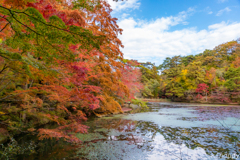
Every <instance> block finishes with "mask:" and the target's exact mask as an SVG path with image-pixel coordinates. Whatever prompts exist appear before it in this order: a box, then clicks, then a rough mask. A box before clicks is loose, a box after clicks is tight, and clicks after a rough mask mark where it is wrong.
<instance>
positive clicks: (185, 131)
mask: <svg viewBox="0 0 240 160" xmlns="http://www.w3.org/2000/svg"><path fill="white" fill-rule="evenodd" d="M86 125H88V126H90V129H89V133H88V134H78V137H79V138H80V139H81V140H82V141H83V144H82V145H80V146H78V147H75V148H74V150H71V149H69V150H68V152H66V153H69V154H63V155H62V157H61V156H60V157H59V156H58V158H57V159H64V158H65V159H91V160H92V159H111V160H112V159H113V160H114V159H124V160H125V159H127V160H128V159H137V160H141V159H143V160H145V159H149V160H154V159H157V160H159V159H201V160H202V159H209V160H213V159H226V157H225V156H228V157H229V156H231V158H232V159H240V156H239V157H238V155H240V142H239V140H240V107H239V106H214V105H199V104H191V105H189V104H182V103H152V104H151V110H150V111H149V112H145V113H136V114H129V115H116V116H113V117H105V118H95V119H93V120H90V121H88V122H87V123H86ZM55 147H56V145H55ZM64 148H65V149H66V148H69V145H66V146H65V147H64V145H62V150H58V152H61V151H63V150H64ZM70 148H71V147H70ZM44 153H45V154H41V155H40V154H35V156H32V158H33V159H34V157H35V158H36V157H37V158H39V159H46V158H47V157H48V156H49V154H51V155H52V157H54V154H55V155H58V154H59V153H57V152H56V150H54V151H51V150H48V152H44ZM70 153H71V155H70ZM55 157H56V156H55ZM29 159H31V158H29Z"/></svg>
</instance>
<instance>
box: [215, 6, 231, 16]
mask: <svg viewBox="0 0 240 160" xmlns="http://www.w3.org/2000/svg"><path fill="white" fill-rule="evenodd" d="M230 11H231V9H230V8H229V7H226V8H224V9H222V10H220V11H218V13H217V14H216V16H221V15H222V14H223V13H224V12H230Z"/></svg>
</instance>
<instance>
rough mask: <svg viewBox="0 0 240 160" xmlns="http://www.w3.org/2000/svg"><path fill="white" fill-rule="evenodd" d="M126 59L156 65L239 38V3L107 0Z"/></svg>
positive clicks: (229, 0) (236, 0) (233, 0)
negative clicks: (121, 31)
mask: <svg viewBox="0 0 240 160" xmlns="http://www.w3.org/2000/svg"><path fill="white" fill-rule="evenodd" d="M108 2H109V4H110V5H111V8H112V9H113V11H112V13H111V14H112V16H113V17H116V18H118V21H117V23H118V25H119V27H120V28H122V29H123V33H122V35H119V38H120V40H121V41H122V43H123V45H124V48H122V49H121V50H122V52H123V54H124V58H126V59H136V60H138V61H139V62H152V63H155V64H156V65H159V64H161V63H162V62H163V60H164V59H165V58H166V57H173V56H176V55H181V56H186V55H191V54H193V55H195V54H198V53H202V52H203V51H204V50H205V49H214V47H216V46H218V45H219V44H222V43H226V42H228V41H232V40H236V39H238V38H240V0H127V1H126V0H124V1H121V0H119V1H118V2H115V1H113V0H108Z"/></svg>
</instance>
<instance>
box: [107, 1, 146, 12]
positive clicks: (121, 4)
mask: <svg viewBox="0 0 240 160" xmlns="http://www.w3.org/2000/svg"><path fill="white" fill-rule="evenodd" d="M107 1H108V3H109V4H110V5H111V8H112V9H113V11H114V12H119V11H122V10H125V9H138V8H139V6H140V5H141V3H140V2H139V0H124V1H121V0H119V1H118V2H116V1H113V0H107Z"/></svg>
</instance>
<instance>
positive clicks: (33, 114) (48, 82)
mask: <svg viewBox="0 0 240 160" xmlns="http://www.w3.org/2000/svg"><path fill="white" fill-rule="evenodd" d="M0 2H1V5H0V16H1V17H0V21H1V23H0V28H1V31H0V40H1V41H0V43H1V47H0V67H1V68H0V81H1V84H0V101H1V102H2V103H1V105H0V120H1V124H0V128H2V131H4V132H5V131H7V132H9V133H10V134H13V135H14V134H18V133H20V132H32V133H36V134H38V136H39V138H40V139H44V138H51V137H52V138H57V139H59V138H63V139H65V140H68V141H71V142H79V141H80V140H79V139H78V138H77V137H76V136H75V135H74V134H72V133H73V132H81V133H86V132H87V128H88V127H87V126H85V125H82V122H83V121H85V120H86V119H87V118H86V117H87V116H88V115H90V114H92V113H94V114H95V115H98V116H101V115H105V114H112V113H121V112H122V109H121V106H120V104H121V103H122V102H123V101H124V100H126V99H128V98H129V95H130V98H133V95H134V93H135V92H136V91H138V90H139V89H140V88H141V83H140V82H139V81H140V80H139V79H138V78H139V76H140V72H139V70H138V69H136V68H134V66H135V65H136V64H135V62H130V61H129V63H127V64H126V63H125V62H124V61H123V53H122V52H121V51H120V49H119V47H123V45H122V43H121V41H120V40H119V39H118V38H117V36H118V35H119V34H121V32H122V29H120V28H119V27H118V25H117V23H116V20H117V19H116V18H112V17H111V15H110V13H111V11H112V10H111V8H110V5H109V4H108V3H107V2H106V1H104V0H97V1H94V0H93V1H92V0H79V1H65V0H60V1H56V0H21V1H17V0H10V1H9V0H1V1H0ZM132 74H134V76H133V75H132ZM130 87H131V89H130V91H129V88H130ZM50 122H53V123H56V124H58V127H56V128H54V129H48V128H39V126H42V125H44V124H47V123H50Z"/></svg>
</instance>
